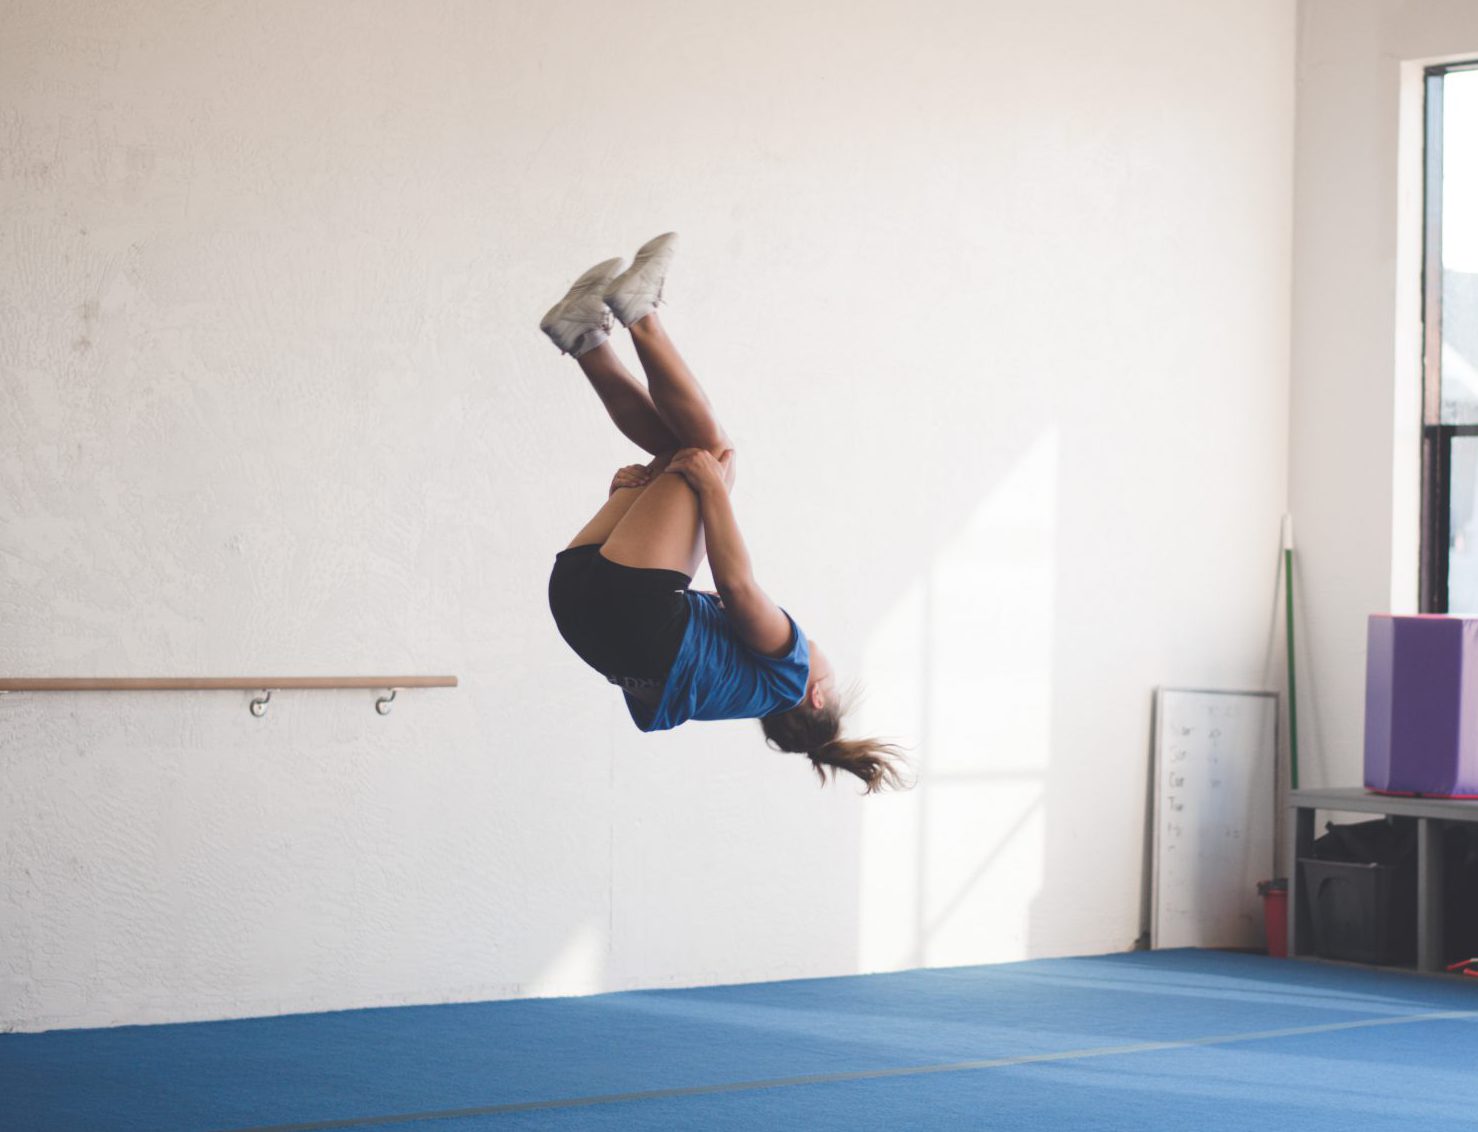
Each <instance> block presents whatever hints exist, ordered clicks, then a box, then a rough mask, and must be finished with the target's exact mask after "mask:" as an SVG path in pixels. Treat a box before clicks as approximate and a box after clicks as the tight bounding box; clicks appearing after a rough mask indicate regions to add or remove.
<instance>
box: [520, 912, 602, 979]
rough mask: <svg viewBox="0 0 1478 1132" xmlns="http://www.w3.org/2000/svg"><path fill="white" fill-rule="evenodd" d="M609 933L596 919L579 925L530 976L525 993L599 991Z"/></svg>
mask: <svg viewBox="0 0 1478 1132" xmlns="http://www.w3.org/2000/svg"><path fill="white" fill-rule="evenodd" d="M605 970H606V934H605V932H604V931H603V930H601V928H600V927H599V926H598V925H596V924H594V923H584V924H581V925H580V926H579V927H577V928H576V929H575V930H574V931H573V932H571V933H570V936H569V938H568V939H567V940H565V942H564V944H563V946H561V947H560V949H559V950H558V951H557V952H556V953H555V955H554V956H553V958H551V959H550V960H549V962H548V963H546V964H545V965H544V967H543V969H542V970H540V972H539V973H538V975H536V976H535V977H534V978H533V979H531V980H530V981H529V983H528V985H527V987H526V988H525V991H524V993H525V994H528V995H531V996H534V997H541V996H549V995H568V994H598V993H599V992H600V991H602V990H604V989H605V986H604V978H605Z"/></svg>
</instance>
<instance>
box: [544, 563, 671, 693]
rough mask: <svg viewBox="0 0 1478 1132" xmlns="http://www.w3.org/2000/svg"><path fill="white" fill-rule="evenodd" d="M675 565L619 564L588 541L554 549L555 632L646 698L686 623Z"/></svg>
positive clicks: (663, 677) (662, 678) (656, 687)
mask: <svg viewBox="0 0 1478 1132" xmlns="http://www.w3.org/2000/svg"><path fill="white" fill-rule="evenodd" d="M692 580H693V579H692V578H690V577H688V575H686V574H684V573H682V572H681V571H680V570H645V569H637V568H636V567H634V566H622V565H620V564H619V563H616V562H612V561H611V560H610V559H609V558H606V557H605V556H604V555H602V554H601V553H600V547H599V546H596V545H595V544H593V543H592V544H590V545H587V546H573V547H571V548H570V549H569V550H562V551H560V552H559V553H558V554H557V555H555V557H554V570H553V571H552V572H551V573H550V575H549V610H550V612H551V613H553V614H554V623H555V624H556V625H557V626H559V634H560V636H562V637H563V638H564V639H565V641H566V643H568V644H569V646H570V648H572V649H574V650H575V654H576V655H577V656H579V658H580V659H581V660H583V661H584V662H585V663H586V664H588V665H590V667H591V668H593V669H595V670H596V671H597V672H599V673H600V674H601V675H603V676H604V677H605V678H606V679H607V680H609V681H610V682H611V683H612V684H619V685H620V686H621V687H623V688H625V689H626V690H627V691H628V692H631V693H632V694H633V695H637V696H640V697H641V698H643V699H652V698H655V696H657V695H659V694H660V693H661V690H662V686H663V684H665V683H666V681H667V673H668V670H669V669H671V667H672V662H673V659H674V658H675V657H676V656H677V650H678V648H679V647H680V646H681V645H682V643H683V633H685V632H686V631H687V628H688V601H687V598H685V597H684V596H683V591H684V590H686V589H687V588H688V584H689V583H690V582H692Z"/></svg>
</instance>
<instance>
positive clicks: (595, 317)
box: [539, 258, 626, 358]
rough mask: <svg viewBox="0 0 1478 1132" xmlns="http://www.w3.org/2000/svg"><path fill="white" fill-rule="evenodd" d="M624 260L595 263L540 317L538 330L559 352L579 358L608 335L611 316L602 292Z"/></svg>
mask: <svg viewBox="0 0 1478 1132" xmlns="http://www.w3.org/2000/svg"><path fill="white" fill-rule="evenodd" d="M624 262H626V261H625V260H623V259H620V258H617V259H608V260H606V261H605V262H604V263H598V264H596V265H595V266H594V267H592V268H591V269H590V270H589V271H587V272H586V273H585V274H584V275H582V276H580V278H578V279H576V280H575V282H574V283H572V284H571V285H570V289H569V290H568V291H566V292H565V297H564V298H562V299H560V301H559V302H557V303H555V304H554V306H552V307H550V308H549V311H548V313H547V314H545V315H544V317H543V318H541V319H540V320H539V329H540V330H542V331H543V332H544V333H545V334H547V335H549V337H550V338H551V339H552V340H553V341H554V344H555V345H556V346H558V347H559V351H560V353H562V354H570V355H572V356H574V357H577V358H578V357H579V356H580V355H581V354H588V353H589V352H590V351H591V350H593V349H595V348H596V347H597V346H599V345H600V344H601V343H602V342H604V341H605V340H606V339H607V338H609V337H610V336H611V335H610V331H611V316H610V313H609V312H608V311H607V310H606V305H605V301H604V299H603V298H602V295H603V294H604V292H605V289H606V288H607V287H609V286H610V283H611V280H612V278H614V277H615V275H616V272H618V271H620V270H621V265H622V264H623V263H624Z"/></svg>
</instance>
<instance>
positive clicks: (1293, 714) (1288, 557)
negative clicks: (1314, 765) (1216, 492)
mask: <svg viewBox="0 0 1478 1132" xmlns="http://www.w3.org/2000/svg"><path fill="white" fill-rule="evenodd" d="M1283 583H1284V600H1283V608H1284V609H1285V610H1287V612H1288V632H1287V633H1286V634H1285V635H1286V636H1287V638H1288V756H1289V757H1288V780H1289V785H1290V786H1291V787H1292V788H1293V789H1294V790H1297V789H1298V684H1297V682H1296V680H1295V677H1294V660H1293V516H1292V515H1284V516H1283Z"/></svg>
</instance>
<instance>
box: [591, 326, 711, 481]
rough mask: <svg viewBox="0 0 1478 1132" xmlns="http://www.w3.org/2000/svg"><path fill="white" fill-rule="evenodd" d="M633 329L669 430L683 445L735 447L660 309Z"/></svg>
mask: <svg viewBox="0 0 1478 1132" xmlns="http://www.w3.org/2000/svg"><path fill="white" fill-rule="evenodd" d="M630 329H631V340H632V342H634V343H635V344H636V354H637V357H639V358H640V359H641V364H642V369H644V370H645V371H646V374H647V386H648V388H649V389H650V390H651V402H652V404H653V406H654V407H655V410H656V413H657V415H658V416H659V417H660V418H661V420H662V422H663V424H664V425H666V427H667V430H668V432H669V433H670V434H671V435H672V436H675V437H676V438H677V439H678V440H679V441H681V442H682V443H681V447H684V448H707V449H710V450H711V451H714V452H722V451H723V450H724V449H726V448H732V447H733V444H732V443H731V442H730V441H729V436H728V433H726V432H724V430H723V426H722V425H720V424H719V423H718V418H717V417H715V416H714V414H713V406H712V405H711V404H710V403H709V400H708V397H707V396H706V395H705V394H704V392H703V387H702V386H701V385H699V384H698V379H697V378H696V377H694V376H693V372H692V371H691V370H690V369H688V367H687V363H685V362H684V361H683V359H682V355H681V354H679V353H678V352H677V347H676V346H674V345H673V344H672V339H671V338H669V337H668V336H667V331H666V330H665V329H664V328H663V326H662V323H661V320H659V319H658V317H657V313H656V312H655V311H653V312H652V313H651V314H649V315H647V316H646V317H645V318H642V319H639V320H638V321H636V322H633V323H632V324H631V327H630ZM603 348H604V347H603ZM613 356H614V355H613ZM581 360H582V361H583V360H584V359H581ZM617 424H618V426H619V424H620V422H619V421H618V422H617ZM622 431H625V430H624V429H623V430H622ZM627 435H630V434H629V433H628V434H627ZM638 443H640V442H638Z"/></svg>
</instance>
